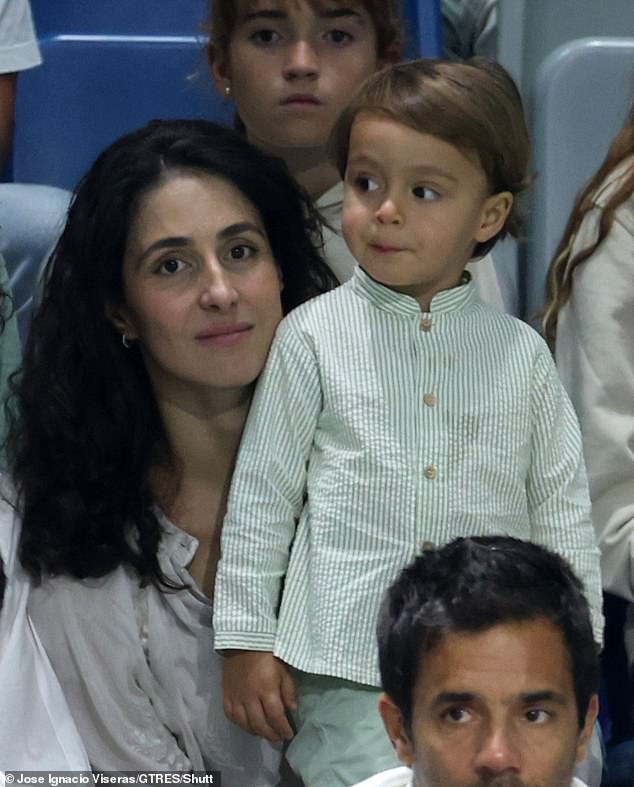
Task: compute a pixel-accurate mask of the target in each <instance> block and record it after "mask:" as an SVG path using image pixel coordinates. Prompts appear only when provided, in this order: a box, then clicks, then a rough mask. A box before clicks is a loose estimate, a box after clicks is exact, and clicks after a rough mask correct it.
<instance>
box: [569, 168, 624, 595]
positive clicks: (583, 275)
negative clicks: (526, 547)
mask: <svg viewBox="0 0 634 787" xmlns="http://www.w3.org/2000/svg"><path fill="white" fill-rule="evenodd" d="M628 166H629V167H632V166H634V159H630V160H629V161H627V162H625V163H624V165H623V166H622V167H620V168H619V169H618V170H617V171H616V172H615V173H614V174H613V175H612V176H610V177H609V178H608V180H607V182H606V184H605V185H604V186H603V187H602V188H601V189H600V190H599V194H598V195H597V196H596V197H595V203H596V207H595V208H593V209H592V210H591V211H589V213H588V214H587V215H586V216H585V218H584V220H583V222H582V224H581V227H580V228H579V232H578V233H577V237H576V239H575V241H574V244H573V247H572V254H575V253H576V252H577V251H579V250H581V249H583V248H585V247H587V246H588V245H590V243H591V242H592V241H593V240H594V239H595V238H596V233H597V228H598V221H599V218H600V215H601V208H602V206H603V205H604V204H605V202H606V200H607V199H608V198H609V196H610V194H611V193H612V192H613V191H614V189H615V188H617V187H618V183H619V177H620V176H621V175H622V174H623V172H624V170H625V168H626V167H628ZM555 357H556V361H557V368H558V370H559V373H560V375H561V379H562V381H563V383H564V385H565V387H566V389H567V391H568V393H569V395H570V398H571V399H572V403H573V405H574V407H575V409H576V411H577V415H578V416H579V421H580V423H581V432H582V435H583V446H584V453H585V459H586V466H587V469H588V481H589V485H590V496H591V499H592V518H593V521H594V527H595V530H596V532H597V536H598V539H599V546H600V547H601V553H602V554H601V568H602V577H603V586H604V588H605V589H606V590H609V591H610V592H612V593H617V594H618V595H620V596H623V597H624V598H626V599H629V600H630V601H634V195H631V196H630V198H629V199H628V200H626V201H625V202H624V203H622V204H621V205H620V206H619V208H618V209H617V211H616V213H615V215H614V223H613V225H612V228H611V230H610V232H609V234H608V236H607V237H606V238H605V240H604V241H603V243H601V245H600V246H599V247H598V248H597V249H596V250H595V251H594V253H593V254H592V255H591V256H590V257H589V258H588V259H587V260H584V262H582V263H581V264H579V265H578V266H577V267H576V268H575V271H574V274H573V287H572V294H571V297H570V299H569V301H568V302H567V303H566V304H565V306H564V307H563V309H562V310H561V313H560V314H559V319H558V322H557V344H556V352H555Z"/></svg>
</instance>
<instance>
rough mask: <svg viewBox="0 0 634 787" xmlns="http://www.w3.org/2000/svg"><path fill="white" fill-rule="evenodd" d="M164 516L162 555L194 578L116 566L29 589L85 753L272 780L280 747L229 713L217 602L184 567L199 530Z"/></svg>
mask: <svg viewBox="0 0 634 787" xmlns="http://www.w3.org/2000/svg"><path fill="white" fill-rule="evenodd" d="M159 519H160V520H161V524H162V527H163V529H164V535H163V537H162V540H161V543H160V545H159V552H158V559H159V564H160V566H161V568H162V570H163V572H164V573H165V574H166V576H168V577H169V578H170V579H171V580H173V581H174V582H175V583H179V584H182V583H187V584H188V585H189V586H190V588H189V589H187V590H181V591H177V592H161V591H159V590H158V589H157V588H156V587H155V586H154V585H148V586H146V587H143V588H140V587H139V580H138V577H137V576H136V575H135V574H134V572H133V571H132V570H128V569H125V568H123V567H119V568H117V569H115V570H114V571H112V572H111V573H110V574H108V575H106V576H105V577H102V578H100V579H85V580H78V579H72V578H69V577H62V576H60V577H55V578H53V579H49V580H47V581H45V582H44V583H43V584H42V585H41V586H40V587H38V588H36V589H35V590H34V592H33V594H32V600H31V605H30V606H31V609H32V615H33V618H34V620H35V622H36V625H37V626H38V630H39V631H40V634H41V637H42V641H43V643H44V646H45V648H46V650H47V652H48V654H49V656H50V659H51V661H52V663H53V666H54V667H55V670H56V671H57V674H58V675H59V680H60V682H61V684H62V686H63V688H64V691H65V692H66V696H67V698H68V704H69V706H70V708H71V711H72V713H73V716H74V717H75V720H76V722H77V725H78V727H79V729H81V731H82V736H83V738H84V742H85V744H86V749H87V750H88V755H89V757H90V762H91V764H92V766H93V768H95V769H96V770H100V771H110V770H113V771H116V770H124V771H125V770H170V771H171V770H174V771H189V770H192V769H193V770H205V769H206V768H209V769H213V770H220V771H222V784H223V787H271V785H275V784H277V780H278V769H279V762H280V753H279V751H278V750H277V749H276V748H275V747H273V746H272V745H271V744H269V743H268V742H267V741H265V740H264V739H262V738H257V737H255V736H252V735H249V734H247V733H246V732H243V731H242V730H241V729H240V728H239V727H237V726H235V725H233V724H231V723H230V722H229V721H228V720H227V719H226V717H225V715H224V711H223V705H222V688H221V680H222V674H221V673H222V670H221V666H222V658H221V657H220V656H218V655H217V654H216V653H214V649H213V648H214V641H213V629H212V619H211V604H210V602H209V599H208V598H206V596H204V595H203V594H202V593H201V592H200V590H199V589H198V588H197V586H196V585H195V582H194V580H193V579H192V577H191V575H190V574H189V571H188V570H187V566H188V565H189V564H190V562H191V560H192V558H193V556H194V554H195V552H196V549H197V547H198V542H197V540H196V539H195V538H193V537H192V536H190V535H188V534H187V533H185V532H184V531H182V530H180V529H179V528H177V527H176V526H175V525H174V524H172V523H171V522H169V521H168V520H167V519H166V518H165V517H164V516H162V515H161V514H160V513H159Z"/></svg>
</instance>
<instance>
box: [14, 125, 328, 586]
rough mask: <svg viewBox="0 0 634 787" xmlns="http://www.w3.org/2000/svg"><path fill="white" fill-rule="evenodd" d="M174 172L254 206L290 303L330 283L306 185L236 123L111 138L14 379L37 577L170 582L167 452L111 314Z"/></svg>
mask: <svg viewBox="0 0 634 787" xmlns="http://www.w3.org/2000/svg"><path fill="white" fill-rule="evenodd" d="M169 171H187V172H192V171H193V172H201V173H203V174H206V175H213V176H218V177H222V178H224V179H225V180H226V181H227V182H228V183H231V184H232V185H233V186H234V187H236V188H237V189H238V190H239V191H240V192H241V193H242V194H243V196H244V197H245V198H246V199H247V200H248V201H249V202H250V203H251V204H253V205H254V206H255V207H256V208H257V209H258V211H259V213H260V216H261V218H262V221H263V224H264V227H265V230H266V233H267V236H268V240H269V243H270V246H271V249H272V252H273V256H274V258H275V260H276V262H277V264H278V266H279V269H280V272H281V276H282V278H283V281H284V288H283V292H282V296H281V297H282V308H283V311H284V312H285V313H287V312H288V311H290V310H291V309H293V308H294V307H295V306H297V305H298V304H300V303H301V302H303V301H305V300H307V299H308V298H310V297H312V296H314V295H316V294H318V293H320V292H323V291H325V290H327V289H329V288H330V287H331V286H334V285H335V284H336V280H335V279H334V277H333V275H332V274H331V273H330V271H329V269H328V268H327V267H326V265H325V263H324V262H323V260H322V258H321V256H320V254H319V251H318V250H317V247H316V246H317V244H315V240H316V238H317V237H318V236H319V217H318V215H317V214H316V212H315V211H314V209H313V208H312V206H311V203H310V200H309V198H308V197H306V196H305V195H304V193H303V192H302V191H301V189H300V188H299V186H297V184H296V183H295V181H294V180H293V179H292V177H291V176H290V175H289V173H288V171H287V169H286V166H285V165H284V163H283V162H282V161H281V160H279V159H274V158H271V157H269V156H267V155H265V154H264V153H262V152H260V151H258V150H257V149H256V148H254V147H253V146H251V145H250V144H249V143H247V142H246V141H245V140H244V139H242V138H241V137H239V136H238V135H237V134H235V133H234V132H233V131H231V130H230V129H227V128H224V127H221V126H218V125H216V124H213V123H210V122H207V121H204V120H173V121H153V122H151V123H149V124H148V125H146V126H145V127H143V128H141V129H139V130H137V131H134V132H132V133H130V134H127V135H125V136H123V137H121V138H120V139H118V140H117V141H116V142H114V143H113V144H112V145H111V146H110V147H108V148H107V149H106V150H105V151H104V152H103V153H102V154H101V155H100V156H99V158H98V159H97V160H96V161H95V163H94V165H93V166H92V168H91V169H90V171H89V172H88V173H87V175H86V176H85V177H84V178H83V179H82V180H81V181H80V183H79V186H78V188H77V190H76V193H75V195H74V198H73V200H72V203H71V207H70V210H69V214H68V220H67V223H66V227H65V229H64V232H63V234H62V236H61V238H60V240H59V242H58V244H57V247H56V249H55V251H54V252H53V255H52V257H51V259H50V261H49V265H48V269H47V273H46V283H45V290H44V295H43V300H42V304H41V306H40V308H39V309H38V311H37V313H36V315H35V317H34V319H33V323H32V326H31V329H30V334H29V339H28V342H27V346H26V350H25V354H24V364H23V370H22V374H21V375H20V377H19V379H18V380H17V381H16V383H15V384H14V386H13V392H12V401H11V408H10V409H11V413H10V431H9V438H8V443H7V449H8V450H7V454H8V459H9V465H10V467H11V470H12V473H13V479H14V483H15V486H16V489H17V491H18V508H19V511H20V513H21V516H22V534H21V541H20V547H19V556H20V560H21V562H22V564H23V566H24V567H25V569H26V570H27V571H28V572H29V574H30V575H31V576H32V578H33V579H34V580H35V581H40V580H41V578H42V576H43V575H45V574H51V575H53V574H67V575H70V576H73V577H78V578H84V577H98V576H103V575H105V574H107V573H108V572H110V571H112V570H113V569H114V568H116V567H117V566H119V565H122V564H127V565H129V566H131V567H133V568H134V569H135V570H136V571H137V572H138V575H139V577H140V579H141V580H142V581H143V582H147V581H151V582H154V583H156V584H159V585H161V586H166V585H167V586H169V582H167V580H166V579H165V577H164V576H163V575H162V572H161V570H160V567H159V563H158V559H157V549H158V545H159V540H160V537H161V528H160V525H159V522H158V520H157V518H156V516H155V514H154V513H153V509H152V503H153V498H152V491H151V488H150V484H149V480H148V473H149V471H150V469H151V467H153V466H154V465H155V463H156V462H157V459H158V458H160V459H161V460H164V459H165V460H167V461H168V462H169V461H170V459H171V457H170V453H169V450H168V447H167V441H166V437H165V433H164V429H163V425H162V422H161V418H160V415H159V411H158V407H157V404H156V401H155V399H154V395H153V392H152V388H151V385H150V381H149V378H148V375H147V372H146V369H145V366H144V364H143V361H142V358H141V355H140V353H137V352H126V351H124V350H123V348H122V346H121V337H120V335H119V334H118V333H117V332H116V330H115V328H114V326H113V325H112V323H111V322H110V320H109V319H108V317H107V310H108V309H109V308H110V307H111V306H118V305H122V304H123V303H124V301H125V293H124V286H123V276H122V263H123V257H124V249H125V246H126V240H127V236H128V232H129V229H130V226H131V224H132V222H133V220H134V217H135V214H136V211H137V208H138V205H139V200H140V199H141V197H142V196H143V195H144V194H145V193H147V191H148V190H149V189H152V188H153V187H155V186H156V185H157V184H159V183H160V182H161V181H162V180H163V179H164V178H165V176H166V173H168V172H169Z"/></svg>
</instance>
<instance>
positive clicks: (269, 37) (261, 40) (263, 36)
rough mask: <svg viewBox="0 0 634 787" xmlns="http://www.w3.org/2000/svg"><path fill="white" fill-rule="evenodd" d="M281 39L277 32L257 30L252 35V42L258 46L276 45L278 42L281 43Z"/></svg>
mask: <svg viewBox="0 0 634 787" xmlns="http://www.w3.org/2000/svg"><path fill="white" fill-rule="evenodd" d="M280 38H281V36H280V34H279V33H278V32H276V31H275V30H267V29H264V30H256V32H255V33H252V35H251V40H252V41H253V42H254V43H256V44H261V45H262V46H267V45H268V44H274V43H275V42H276V41H279V40H280Z"/></svg>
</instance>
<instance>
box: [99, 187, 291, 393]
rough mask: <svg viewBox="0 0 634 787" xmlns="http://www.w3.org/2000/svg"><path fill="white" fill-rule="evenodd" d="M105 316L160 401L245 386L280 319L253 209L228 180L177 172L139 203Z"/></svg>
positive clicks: (271, 266) (274, 278)
mask: <svg viewBox="0 0 634 787" xmlns="http://www.w3.org/2000/svg"><path fill="white" fill-rule="evenodd" d="M123 279H124V288H125V301H126V302H125V305H124V306H123V307H121V308H119V309H117V310H116V313H115V314H113V315H112V319H113V322H114V323H115V325H116V327H117V328H118V329H119V330H120V331H121V332H124V331H125V332H126V333H127V335H128V337H129V338H130V339H132V340H134V341H136V342H138V344H139V348H140V351H141V353H142V355H143V359H144V361H145V364H146V367H147V370H148V373H149V375H150V379H151V380H152V383H153V385H154V388H155V390H156V391H157V395H158V396H159V397H161V396H163V397H168V398H169V397H172V396H184V395H186V394H187V391H188V390H194V389H196V390H198V389H213V388H222V389H228V388H237V389H240V388H244V387H247V386H249V385H250V384H251V383H252V382H253V381H254V380H255V378H256V377H257V376H258V375H259V373H260V371H261V370H262V367H263V365H264V362H265V360H266V356H267V353H268V349H269V346H270V344H271V340H272V337H273V333H274V331H275V328H276V326H277V324H278V323H279V321H280V319H281V317H282V309H281V304H280V290H281V282H280V276H279V274H278V270H277V267H276V264H275V261H274V259H273V255H272V253H271V248H270V246H269V242H268V239H267V236H266V232H265V230H264V225H263V223H262V220H261V218H260V215H259V213H258V211H257V210H256V208H255V207H254V206H253V205H252V204H251V203H250V202H248V200H246V199H245V197H243V195H242V194H241V193H240V192H239V191H238V190H237V189H236V188H235V187H234V186H233V185H231V184H230V183H228V182H227V181H225V180H224V179H222V178H219V177H212V176H209V175H205V174H201V175H197V174H175V175H172V176H171V177H169V178H168V179H167V180H166V181H164V182H163V183H161V184H160V185H158V186H157V187H156V188H154V189H152V190H151V191H149V192H148V193H147V194H146V195H145V196H144V197H143V198H142V199H141V202H140V205H139V208H138V211H137V214H136V217H135V219H134V221H133V223H132V226H131V229H130V233H129V236H128V241H127V246H126V252H125V257H124V262H123Z"/></svg>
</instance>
